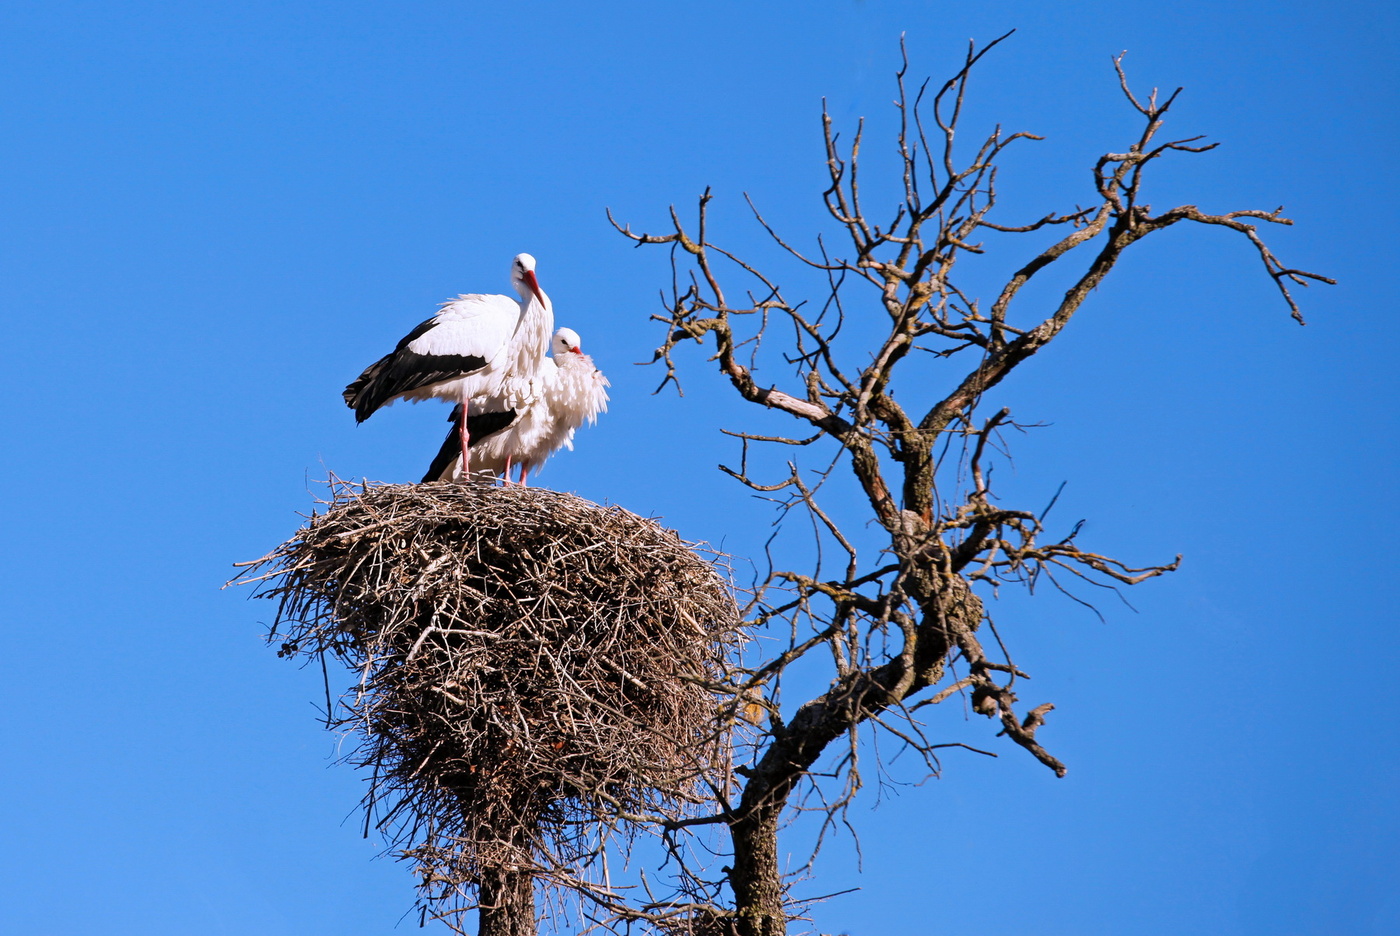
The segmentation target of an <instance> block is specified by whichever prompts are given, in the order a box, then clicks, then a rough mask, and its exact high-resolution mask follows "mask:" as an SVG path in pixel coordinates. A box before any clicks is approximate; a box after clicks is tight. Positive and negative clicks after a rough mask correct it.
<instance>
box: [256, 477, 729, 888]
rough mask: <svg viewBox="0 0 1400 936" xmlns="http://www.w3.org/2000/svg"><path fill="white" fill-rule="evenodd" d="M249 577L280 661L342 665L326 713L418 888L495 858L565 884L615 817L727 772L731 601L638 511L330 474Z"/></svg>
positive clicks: (681, 798) (711, 573)
mask: <svg viewBox="0 0 1400 936" xmlns="http://www.w3.org/2000/svg"><path fill="white" fill-rule="evenodd" d="M251 572H252V576H251V577H253V578H255V579H256V580H259V581H262V582H263V583H265V584H264V585H263V590H262V591H261V592H259V596H260V597H268V598H273V599H275V600H277V601H278V603H279V605H278V614H277V619H276V622H275V623H274V625H273V627H272V637H273V639H274V640H275V641H280V643H281V653H282V654H283V655H288V656H300V657H306V656H309V657H311V658H316V657H320V658H321V659H322V660H323V661H324V659H325V657H327V656H329V657H333V658H335V659H338V660H340V661H342V662H343V663H345V664H347V665H348V666H349V667H350V668H351V669H352V670H354V671H355V672H356V673H358V676H359V678H358V682H357V684H356V685H355V686H354V687H353V689H352V690H351V691H350V692H348V693H347V694H346V695H345V696H344V697H343V698H342V699H341V701H340V703H339V705H337V706H336V707H335V713H334V715H333V716H332V719H333V721H334V722H335V723H336V724H338V725H340V726H342V727H346V728H353V729H356V730H357V732H358V737H359V744H358V746H357V747H356V749H355V750H354V752H353V753H352V754H351V755H350V756H349V757H348V760H350V761H351V762H352V763H355V764H358V765H361V766H365V767H368V768H370V771H371V780H370V786H369V791H368V792H367V794H366V803H365V805H366V809H367V821H369V820H371V819H372V821H374V822H375V823H376V824H377V825H378V826H379V827H380V828H381V829H382V830H383V831H384V833H385V834H386V835H387V836H388V838H389V839H390V840H391V841H392V842H393V843H394V844H395V845H397V846H399V847H401V848H402V849H403V851H401V852H400V854H402V855H404V856H406V857H411V858H413V859H414V860H415V861H416V862H417V863H418V867H419V870H420V872H421V873H422V875H423V881H424V886H425V888H426V889H427V893H425V898H426V899H428V900H440V899H444V898H447V899H449V900H451V899H454V898H457V899H469V898H468V897H466V896H465V895H470V894H471V893H472V892H473V891H474V890H475V888H476V887H477V886H478V885H479V884H480V882H481V879H482V873H483V872H484V871H492V870H498V869H503V868H508V869H512V870H519V871H523V872H525V873H530V874H534V875H539V876H541V877H543V878H544V879H545V880H547V881H554V882H556V883H561V882H562V883H579V882H580V881H581V878H580V877H579V876H578V874H577V871H578V868H579V866H580V864H581V863H586V861H587V859H588V857H589V856H590V855H592V854H594V853H596V850H597V848H598V844H599V841H600V838H601V836H603V835H604V834H605V832H604V831H603V830H605V829H606V828H608V827H609V826H610V824H612V823H614V822H615V821H616V820H617V819H618V818H619V817H626V816H629V815H641V814H646V815H656V814H657V813H658V812H661V813H665V814H669V815H678V814H680V813H683V812H685V810H686V804H687V803H690V802H697V801H699V800H701V799H703V798H706V797H705V794H706V790H707V788H710V787H712V786H713V785H721V784H724V783H726V782H727V778H726V777H725V773H724V772H725V771H726V770H727V765H728V763H729V759H728V756H727V742H728V738H727V733H726V731H725V729H724V728H723V725H724V723H725V722H726V721H728V719H727V718H725V717H722V710H724V709H725V708H726V707H727V706H728V704H729V701H730V700H725V699H724V698H723V697H722V693H717V692H716V691H715V687H716V686H718V685H719V684H720V683H721V681H722V676H723V671H724V667H725V662H726V659H728V658H729V657H731V656H732V652H733V650H734V648H735V646H736V642H737V641H738V639H739V627H740V623H739V616H738V612H737V609H736V607H735V602H734V598H733V595H732V593H731V590H730V588H729V586H728V584H727V582H726V579H725V577H724V576H722V575H721V574H720V572H719V571H718V570H717V568H716V564H715V557H714V556H711V557H710V558H708V559H707V558H702V557H701V556H699V555H697V554H696V552H695V550H694V549H692V548H691V546H689V545H688V544H686V543H684V542H682V541H681V539H680V538H679V537H678V536H677V535H676V534H675V533H673V532H671V531H668V530H666V529H664V528H662V527H661V526H659V525H658V524H656V523H655V522H653V521H650V520H645V519H643V518H641V517H638V516H636V515H634V514H631V513H628V512H627V511H625V510H621V509H619V508H616V507H612V508H607V507H600V506H598V505H596V504H592V503H589V502H588V501H585V500H582V499H580V498H578V497H575V496H572V495H569V494H561V493H557V492H554V491H549V490H543V489H538V488H529V489H527V488H520V487H515V486H506V487H491V486H485V485H480V484H465V485H463V484H422V485H365V486H355V485H349V484H344V483H335V482H333V483H332V498H331V500H330V501H329V502H328V509H327V510H326V511H325V512H324V513H320V514H313V515H312V516H311V518H310V520H309V522H308V523H307V524H306V526H305V527H304V528H303V529H302V530H301V531H300V532H298V534H297V535H296V536H295V537H294V538H293V539H291V540H288V541H287V542H286V543H284V544H282V546H280V547H279V548H278V549H277V550H275V551H274V552H273V553H271V554H270V555H269V556H267V557H265V558H264V559H263V560H261V561H260V562H259V563H258V564H257V565H256V566H255V567H254V569H253V570H251Z"/></svg>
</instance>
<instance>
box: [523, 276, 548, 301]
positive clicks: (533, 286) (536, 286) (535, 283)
mask: <svg viewBox="0 0 1400 936" xmlns="http://www.w3.org/2000/svg"><path fill="white" fill-rule="evenodd" d="M525 282H527V283H529V284H530V292H532V293H534V294H535V298H536V299H538V300H539V301H540V305H544V293H543V292H541V291H540V281H539V280H537V279H535V271H534V270H526V271H525Z"/></svg>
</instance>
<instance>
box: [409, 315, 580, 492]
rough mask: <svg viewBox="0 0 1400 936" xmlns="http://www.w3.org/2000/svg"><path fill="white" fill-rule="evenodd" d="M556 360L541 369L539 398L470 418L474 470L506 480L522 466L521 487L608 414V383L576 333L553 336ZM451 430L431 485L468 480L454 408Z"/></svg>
mask: <svg viewBox="0 0 1400 936" xmlns="http://www.w3.org/2000/svg"><path fill="white" fill-rule="evenodd" d="M551 352H552V357H551V358H550V359H549V360H548V361H547V362H545V363H544V364H543V365H541V367H540V369H539V371H538V374H539V379H538V393H537V394H536V395H535V396H534V397H533V399H531V400H530V401H529V402H526V403H523V404H520V405H517V406H514V407H511V408H508V409H498V410H485V409H483V408H481V407H480V406H478V407H477V409H476V411H475V412H474V413H472V414H470V415H469V416H468V417H467V423H468V426H467V433H468V435H469V437H470V438H471V451H472V461H471V464H472V466H473V470H474V471H477V472H489V473H491V474H496V475H501V474H504V475H505V476H506V480H507V481H509V480H510V468H511V465H513V464H515V465H519V466H520V483H521V484H522V485H523V484H526V483H527V482H528V479H529V475H530V472H531V471H532V470H534V469H536V468H539V467H540V466H541V465H543V464H544V463H545V460H546V459H548V458H549V456H551V455H553V454H554V453H555V452H557V451H558V450H559V449H560V448H562V447H564V446H568V447H569V448H570V449H572V448H573V447H574V430H576V429H578V427H580V426H582V425H583V424H584V423H585V422H589V423H593V422H597V420H598V414H599V413H600V412H603V413H605V412H607V409H608V391H607V388H608V379H607V378H606V377H604V376H603V372H602V371H600V370H598V368H597V367H595V366H594V364H593V359H592V358H591V357H589V356H588V355H586V354H584V353H583V349H582V348H581V347H580V345H579V337H578V333H577V332H575V331H574V330H573V329H572V328H561V329H559V331H557V332H555V333H554V341H553V343H552V345H551ZM451 420H452V423H453V428H452V430H451V431H450V432H448V434H447V438H446V439H445V440H443V443H442V448H441V449H439V450H438V454H437V457H436V458H434V459H433V463H432V465H431V466H429V468H428V473H427V474H426V475H424V476H423V480H424V481H425V482H427V481H450V480H452V479H453V478H456V477H465V475H466V472H463V471H461V470H460V467H459V466H460V465H462V464H463V462H462V460H461V457H460V455H459V452H458V444H457V440H458V439H459V438H460V436H461V428H460V426H459V423H460V422H461V420H462V411H461V410H460V409H454V410H453V411H452V416H451Z"/></svg>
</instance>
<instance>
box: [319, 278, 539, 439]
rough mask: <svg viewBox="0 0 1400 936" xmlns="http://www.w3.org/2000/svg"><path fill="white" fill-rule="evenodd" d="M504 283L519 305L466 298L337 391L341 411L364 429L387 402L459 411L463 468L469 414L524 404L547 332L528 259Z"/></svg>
mask: <svg viewBox="0 0 1400 936" xmlns="http://www.w3.org/2000/svg"><path fill="white" fill-rule="evenodd" d="M510 283H511V285H512V286H514V287H515V291H516V293H518V294H519V296H520V299H519V300H518V301H517V300H515V299H511V298H510V297H509V296H483V295H466V296H458V297H457V298H456V299H451V300H448V301H447V302H444V303H443V304H442V308H441V309H440V310H439V311H438V314H437V315H435V316H433V317H432V318H430V319H428V320H427V321H426V322H424V323H422V324H421V325H419V326H418V327H417V328H415V329H414V330H413V331H411V332H409V333H408V334H407V335H405V336H404V338H403V340H402V341H400V342H399V343H398V346H397V347H395V348H394V350H393V352H392V353H390V354H386V355H385V356H384V357H382V358H380V359H379V360H378V361H376V362H374V363H373V364H371V365H370V366H369V367H367V368H365V372H364V373H363V374H361V375H360V376H359V377H358V378H356V379H355V382H354V383H352V384H350V386H348V387H346V388H345V393H344V397H345V403H346V405H347V406H349V407H350V408H351V409H353V410H354V411H355V421H356V422H357V423H360V422H364V421H365V420H366V419H368V418H369V417H370V415H371V414H372V413H374V411H375V410H377V409H379V408H380V407H381V406H387V405H388V404H390V403H392V402H394V401H395V400H412V401H414V402H417V401H418V400H427V399H440V400H448V401H450V402H453V403H456V404H458V405H459V406H463V407H466V409H467V413H468V418H467V419H466V420H461V421H460V424H459V435H460V436H461V457H462V460H463V462H466V460H467V451H468V449H469V447H470V439H469V435H468V433H469V432H470V431H471V420H472V414H473V413H474V412H475V411H476V410H477V409H478V408H485V409H486V410H498V411H499V410H506V409H511V408H513V407H515V406H517V405H522V404H526V403H528V402H529V401H528V397H530V396H532V395H533V393H532V391H533V388H534V383H535V380H534V378H535V375H536V372H537V371H538V370H539V369H540V366H541V364H543V363H544V354H545V346H546V344H547V340H548V337H549V333H550V331H552V330H553V328H554V310H553V306H552V305H551V304H550V302H549V298H548V297H547V296H546V295H545V294H544V290H542V289H540V284H539V281H538V280H536V279H535V258H534V257H532V256H530V255H529V254H524V253H523V254H518V255H517V256H516V258H515V260H514V261H512V263H511V269H510Z"/></svg>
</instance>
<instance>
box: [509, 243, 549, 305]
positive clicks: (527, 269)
mask: <svg viewBox="0 0 1400 936" xmlns="http://www.w3.org/2000/svg"><path fill="white" fill-rule="evenodd" d="M510 284H511V285H512V286H514V287H515V291H516V292H517V293H519V294H520V298H521V299H524V300H526V301H528V300H529V298H530V296H531V295H534V297H535V298H536V299H538V300H539V301H540V305H548V304H549V303H548V302H547V301H546V300H545V298H544V291H543V290H542V289H540V283H539V280H537V279H535V258H534V257H532V256H530V255H529V254H527V253H523V254H516V255H515V259H514V260H512V261H511V263H510Z"/></svg>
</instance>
